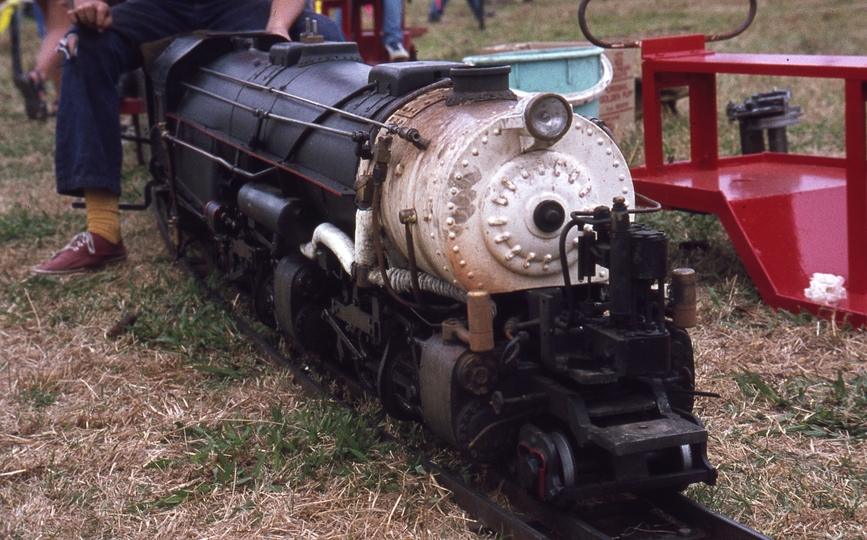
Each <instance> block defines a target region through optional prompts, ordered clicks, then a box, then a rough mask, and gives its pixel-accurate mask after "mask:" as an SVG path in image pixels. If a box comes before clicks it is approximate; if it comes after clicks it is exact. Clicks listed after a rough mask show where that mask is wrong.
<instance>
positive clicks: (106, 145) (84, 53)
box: [54, 30, 130, 196]
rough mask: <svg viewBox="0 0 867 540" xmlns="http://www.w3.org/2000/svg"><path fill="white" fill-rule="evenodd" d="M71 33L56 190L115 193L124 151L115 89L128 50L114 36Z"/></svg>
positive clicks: (59, 124) (57, 149) (59, 119)
mask: <svg viewBox="0 0 867 540" xmlns="http://www.w3.org/2000/svg"><path fill="white" fill-rule="evenodd" d="M74 31H75V33H76V34H77V35H78V54H77V55H76V57H75V58H73V59H72V60H71V61H67V62H64V65H63V77H62V83H61V86H62V88H63V92H61V94H60V105H59V107H58V111H57V128H56V133H55V152H54V164H55V172H56V175H57V192H58V193H61V194H63V195H75V196H82V195H83V194H84V188H105V189H108V190H110V191H111V192H112V193H115V194H117V195H119V194H120V172H121V162H122V158H123V153H122V149H121V141H120V113H119V103H120V102H119V99H118V94H117V88H116V85H117V82H118V78H119V77H120V73H121V70H122V69H123V66H124V64H125V62H124V57H125V56H128V55H129V54H130V53H129V47H128V46H125V44H124V43H123V40H122V39H121V38H120V34H118V33H117V32H112V31H110V30H106V32H105V33H103V34H97V33H95V32H90V31H86V30H74Z"/></svg>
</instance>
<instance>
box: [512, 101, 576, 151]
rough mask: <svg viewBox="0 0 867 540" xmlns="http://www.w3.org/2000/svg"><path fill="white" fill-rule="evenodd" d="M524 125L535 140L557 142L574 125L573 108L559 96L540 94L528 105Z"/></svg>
mask: <svg viewBox="0 0 867 540" xmlns="http://www.w3.org/2000/svg"><path fill="white" fill-rule="evenodd" d="M524 123H525V125H526V126H527V131H529V132H530V135H532V136H533V137H534V138H536V139H540V140H543V141H547V142H556V141H558V140H560V139H561V138H562V137H563V135H565V134H566V132H567V131H569V126H571V125H572V106H571V105H569V102H568V101H566V98H564V97H563V96H561V95H559V94H539V95H538V96H535V97H534V98H532V101H531V102H530V103H529V104H528V105H527V109H526V111H525V112H524Z"/></svg>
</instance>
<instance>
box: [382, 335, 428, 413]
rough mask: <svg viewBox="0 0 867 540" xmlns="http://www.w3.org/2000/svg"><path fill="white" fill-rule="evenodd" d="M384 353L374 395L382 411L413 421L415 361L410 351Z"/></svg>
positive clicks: (416, 403)
mask: <svg viewBox="0 0 867 540" xmlns="http://www.w3.org/2000/svg"><path fill="white" fill-rule="evenodd" d="M392 349H393V347H391V346H390V347H389V348H388V350H386V352H385V355H384V358H383V360H382V363H381V364H380V366H379V373H378V374H377V378H376V393H377V395H378V396H379V400H380V401H381V402H382V406H383V408H384V409H385V412H387V413H388V414H389V416H391V417H393V418H396V419H398V420H413V419H416V418H417V416H418V414H417V411H418V409H419V407H421V402H420V400H419V389H418V384H419V382H418V381H419V372H418V361H417V360H416V358H415V355H413V352H412V350H411V349H409V348H400V350H399V351H397V352H392Z"/></svg>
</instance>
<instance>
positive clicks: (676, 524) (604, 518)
mask: <svg viewBox="0 0 867 540" xmlns="http://www.w3.org/2000/svg"><path fill="white" fill-rule="evenodd" d="M157 199H158V200H159V198H157ZM159 206H160V205H159V202H157V204H156V207H157V211H156V212H155V213H156V216H157V222H158V225H159V228H160V232H161V233H162V236H163V239H164V240H165V241H166V244H167V245H168V246H169V249H170V251H174V246H173V244H172V242H171V234H170V232H169V227H168V224H167V223H166V220H165V215H164V214H163V213H161V212H160V210H159ZM177 260H178V262H179V264H181V266H183V267H184V269H185V270H186V271H187V273H188V274H189V275H190V276H191V277H193V278H194V279H195V280H196V281H197V283H198V285H199V287H200V288H201V289H202V290H203V291H204V292H205V293H206V294H208V295H209V296H210V297H211V298H212V299H213V300H214V301H216V302H217V303H219V304H220V305H222V306H223V308H224V310H225V311H226V313H227V314H228V315H229V316H230V317H231V318H232V319H233V320H234V322H235V323H236V325H237V326H238V328H239V330H241V332H243V333H244V335H245V336H247V338H248V339H250V340H251V342H252V343H253V344H254V345H255V346H256V347H257V348H258V349H259V350H260V352H261V353H262V354H264V355H265V357H266V358H268V360H269V361H270V362H272V363H273V364H275V365H277V366H279V367H282V368H285V369H286V370H288V372H289V373H290V375H291V377H290V378H291V379H292V381H293V382H294V383H295V384H296V385H298V386H299V387H300V388H301V390H302V391H303V392H304V394H305V395H307V396H309V397H316V398H325V399H328V400H329V401H332V402H334V403H337V404H339V405H341V406H345V407H350V406H349V405H348V404H347V403H346V402H345V401H343V400H342V399H340V398H339V397H337V396H335V395H334V394H333V393H332V392H330V391H329V390H328V389H327V388H325V387H324V386H322V385H321V384H319V383H318V382H316V381H315V380H313V379H312V378H311V377H310V376H309V375H308V374H307V373H306V372H305V370H304V369H303V368H302V367H300V366H298V365H297V364H295V363H293V362H292V361H291V360H289V359H288V358H286V356H284V355H283V354H282V353H281V352H280V351H278V350H277V349H276V348H274V347H273V346H272V345H271V344H270V343H269V342H268V340H266V339H265V338H264V337H263V336H262V335H260V334H259V333H258V332H256V330H255V329H254V328H253V327H252V326H250V324H248V323H247V321H246V320H245V319H244V318H243V317H241V316H240V315H238V314H237V313H236V312H235V310H234V309H233V308H232V306H231V305H229V303H228V302H226V301H225V300H224V299H223V297H222V296H220V294H219V293H218V292H217V291H215V290H214V289H212V288H211V287H210V286H209V285H208V284H207V283H206V282H205V279H204V272H203V271H202V270H203V269H202V268H201V267H197V265H194V264H193V263H191V262H190V261H189V260H188V259H187V258H186V257H185V256H180V257H177ZM324 365H327V364H324ZM329 375H330V376H334V377H337V378H339V380H340V382H341V383H342V384H343V385H344V386H345V388H346V389H347V391H348V393H349V394H350V395H352V396H355V397H358V396H361V395H362V394H363V393H364V390H363V389H362V388H361V386H360V385H359V384H358V383H357V382H355V381H354V380H352V379H351V378H349V377H348V376H346V375H345V374H343V373H341V372H339V371H338V370H337V369H336V368H334V369H333V370H331V373H330V374H329ZM350 408H351V407H350ZM381 436H382V437H383V438H387V439H390V440H391V441H393V442H394V443H396V444H398V445H399V446H400V447H401V448H403V449H404V450H405V451H406V452H407V453H408V454H410V455H419V453H418V451H417V450H416V449H414V448H412V447H411V446H409V445H408V444H406V443H404V442H403V441H401V440H399V439H396V438H394V437H393V436H391V435H389V434H386V433H384V432H381ZM419 458H420V462H421V464H422V466H423V467H425V469H426V470H429V471H431V472H432V473H433V475H434V477H435V479H436V481H437V482H438V483H439V484H440V485H441V486H443V487H445V488H446V489H448V490H449V491H451V493H452V495H453V497H454V500H455V502H456V503H457V504H458V505H459V506H460V507H461V508H463V509H464V510H465V511H466V512H467V513H469V514H470V515H471V516H472V517H473V518H474V519H476V520H477V521H479V522H480V523H481V524H483V525H484V526H485V527H487V528H488V529H490V530H492V531H496V532H498V533H500V534H502V535H503V536H504V537H505V538H510V539H513V540H546V539H550V540H770V539H769V537H767V536H765V535H763V534H761V533H759V532H756V531H753V530H751V529H749V528H747V527H745V526H743V525H741V524H739V523H737V522H735V521H733V520H731V519H729V518H727V517H725V516H723V515H720V514H718V513H716V512H713V511H712V510H710V509H708V508H706V507H704V506H702V505H700V504H698V503H696V502H695V501H693V500H691V499H689V498H687V497H685V496H683V495H681V494H679V493H668V492H667V493H659V492H654V493H649V494H624V495H621V496H617V497H611V498H606V499H604V500H592V501H586V502H583V503H579V504H577V505H575V506H574V507H570V508H568V509H559V508H555V507H553V506H551V505H546V504H543V503H541V502H539V501H538V500H537V499H534V498H533V497H532V496H531V495H530V494H529V493H528V492H527V491H526V490H525V489H523V488H522V487H521V486H519V485H517V484H516V483H514V482H513V481H511V480H510V479H509V478H508V477H507V474H505V473H504V472H501V471H500V472H498V471H495V470H486V471H485V474H484V475H483V476H484V477H485V478H486V483H487V485H486V486H485V487H486V488H491V489H499V490H500V491H501V492H503V493H504V494H505V495H506V496H507V497H508V498H509V501H510V503H511V504H512V505H513V506H514V507H515V508H517V509H518V510H519V511H520V512H521V513H522V515H517V514H514V513H511V512H509V511H507V510H506V509H504V508H502V507H501V506H499V505H497V504H496V503H494V502H493V501H492V500H491V499H490V498H489V497H487V496H486V495H485V494H484V493H482V492H480V491H479V490H477V489H476V488H474V487H472V486H470V485H468V484H466V483H465V482H463V481H462V480H461V479H459V478H458V477H457V476H455V475H453V474H451V473H450V472H449V471H448V470H447V469H445V468H443V467H441V466H439V465H437V464H436V463H434V462H432V461H430V460H428V459H427V458H425V457H424V456H419Z"/></svg>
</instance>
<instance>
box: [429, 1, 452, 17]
mask: <svg viewBox="0 0 867 540" xmlns="http://www.w3.org/2000/svg"><path fill="white" fill-rule="evenodd" d="M448 1H449V0H433V2H431V5H430V11H428V15H432V16H434V17H442V15H443V11H445V10H446V4H447V3H448Z"/></svg>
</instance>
